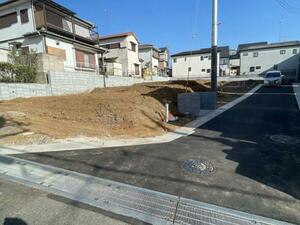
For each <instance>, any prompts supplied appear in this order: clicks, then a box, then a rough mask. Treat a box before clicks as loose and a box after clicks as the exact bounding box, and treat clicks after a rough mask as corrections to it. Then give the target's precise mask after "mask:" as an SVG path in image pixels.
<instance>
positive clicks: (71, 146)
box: [0, 84, 300, 155]
mask: <svg viewBox="0 0 300 225" xmlns="http://www.w3.org/2000/svg"><path fill="white" fill-rule="evenodd" d="M262 86H263V84H259V85H257V86H256V87H255V88H253V89H252V90H250V91H249V92H248V93H245V94H244V95H243V96H241V97H239V98H237V99H235V100H234V101H232V102H229V103H227V104H226V105H224V106H222V107H220V108H218V109H216V110H214V111H212V112H210V113H208V114H207V115H205V116H202V117H199V118H198V119H196V120H194V121H192V122H190V123H188V124H187V125H186V126H184V127H181V128H178V129H176V130H174V131H171V132H168V133H167V134H164V135H161V136H157V137H149V138H135V139H118V140H101V139H97V138H87V137H82V138H70V139H64V140H57V142H56V143H51V144H44V145H10V146H0V154H2V155H8V154H24V153H37V152H56V151H74V150H85V149H98V148H111V147H121V146H138V145H149V144H161V143H168V142H171V141H174V140H177V139H179V138H181V137H185V136H188V135H191V134H193V133H194V132H195V130H196V129H197V128H198V127H200V126H202V125H204V124H205V123H207V122H209V121H211V120H212V119H214V118H216V117H217V116H219V115H221V114H222V113H224V112H226V111H227V110H229V109H231V108H233V107H234V106H236V105H237V104H239V103H241V102H242V101H244V100H246V99H247V98H249V97H250V96H252V95H253V94H255V92H257V91H258V90H259V89H260V88H261V87H262ZM299 95H300V94H299Z"/></svg>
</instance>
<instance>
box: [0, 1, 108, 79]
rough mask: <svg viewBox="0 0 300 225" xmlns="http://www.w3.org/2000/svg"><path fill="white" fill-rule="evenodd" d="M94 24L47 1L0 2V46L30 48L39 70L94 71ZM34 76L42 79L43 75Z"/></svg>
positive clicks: (99, 49) (95, 68)
mask: <svg viewBox="0 0 300 225" xmlns="http://www.w3.org/2000/svg"><path fill="white" fill-rule="evenodd" d="M94 28H95V25H94V24H92V23H90V22H88V21H86V20H83V19H81V18H80V17H78V16H77V15H76V13H75V12H73V11H71V10H70V9H67V8H65V7H64V6H62V5H60V4H58V3H56V2H54V1H51V0H8V1H5V2H3V3H1V4H0V49H2V54H1V55H2V57H1V58H2V59H7V57H5V56H3V55H5V54H3V51H4V50H3V49H5V50H6V52H7V51H8V50H9V49H11V48H16V49H25V50H29V51H34V52H36V53H38V54H39V55H40V58H41V62H40V63H41V65H40V67H41V68H43V69H42V70H43V72H45V73H46V72H47V71H51V70H56V71H57V70H59V71H78V70H79V71H88V72H96V71H97V70H98V68H99V66H98V54H99V53H100V54H102V53H103V52H104V50H103V49H101V48H99V47H98V46H96V44H97V43H98V40H97V37H98V35H97V34H96V32H94ZM45 73H44V75H41V74H43V73H41V74H40V77H39V78H38V80H39V81H40V82H45V81H46V76H45Z"/></svg>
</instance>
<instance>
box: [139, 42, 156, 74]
mask: <svg viewBox="0 0 300 225" xmlns="http://www.w3.org/2000/svg"><path fill="white" fill-rule="evenodd" d="M159 53H160V49H158V48H156V47H155V46H154V45H150V44H144V45H139V57H140V59H141V60H142V70H143V76H145V77H146V76H156V75H158V73H159V59H160V56H159Z"/></svg>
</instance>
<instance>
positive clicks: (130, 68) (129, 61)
mask: <svg viewBox="0 0 300 225" xmlns="http://www.w3.org/2000/svg"><path fill="white" fill-rule="evenodd" d="M99 44H100V46H101V47H103V48H105V49H107V50H106V53H105V55H104V58H101V57H100V58H99V60H100V65H102V66H103V67H105V70H106V73H107V74H108V75H116V76H134V77H140V76H141V63H140V60H139V48H138V44H139V42H138V39H137V37H136V35H135V34H134V33H133V32H127V33H121V34H114V35H110V36H104V37H100V38H99Z"/></svg>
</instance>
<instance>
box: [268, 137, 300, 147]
mask: <svg viewBox="0 0 300 225" xmlns="http://www.w3.org/2000/svg"><path fill="white" fill-rule="evenodd" d="M270 139H271V140H272V141H274V142H276V143H278V144H284V145H297V144H299V143H300V140H299V138H297V137H291V136H287V135H271V136H270Z"/></svg>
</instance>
